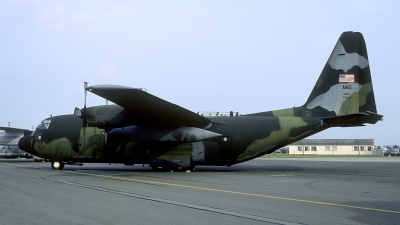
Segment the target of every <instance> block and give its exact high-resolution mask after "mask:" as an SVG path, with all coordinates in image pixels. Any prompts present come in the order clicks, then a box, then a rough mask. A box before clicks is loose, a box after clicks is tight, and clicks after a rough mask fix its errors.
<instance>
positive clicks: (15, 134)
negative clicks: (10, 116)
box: [0, 127, 32, 158]
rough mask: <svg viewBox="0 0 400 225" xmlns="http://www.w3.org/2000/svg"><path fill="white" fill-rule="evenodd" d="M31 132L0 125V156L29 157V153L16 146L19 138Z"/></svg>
mask: <svg viewBox="0 0 400 225" xmlns="http://www.w3.org/2000/svg"><path fill="white" fill-rule="evenodd" d="M31 133H32V131H31V130H25V129H18V128H12V127H0V158H31V157H32V155H31V154H29V153H27V152H25V151H22V150H21V149H19V148H18V142H19V139H20V138H21V137H23V136H25V135H29V134H31Z"/></svg>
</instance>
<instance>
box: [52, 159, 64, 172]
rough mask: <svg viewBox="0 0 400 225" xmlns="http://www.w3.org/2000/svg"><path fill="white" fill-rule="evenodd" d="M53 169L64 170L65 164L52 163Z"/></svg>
mask: <svg viewBox="0 0 400 225" xmlns="http://www.w3.org/2000/svg"><path fill="white" fill-rule="evenodd" d="M51 168H53V170H62V169H63V168H64V163H63V162H60V161H52V162H51Z"/></svg>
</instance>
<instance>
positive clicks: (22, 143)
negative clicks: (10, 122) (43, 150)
mask: <svg viewBox="0 0 400 225" xmlns="http://www.w3.org/2000/svg"><path fill="white" fill-rule="evenodd" d="M18 147H19V148H20V149H22V150H23V151H25V152H27V153H30V154H32V155H36V156H38V155H39V153H38V152H37V151H36V150H35V148H34V147H33V136H31V135H27V136H24V137H22V138H21V139H19V141H18Z"/></svg>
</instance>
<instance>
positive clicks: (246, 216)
mask: <svg viewBox="0 0 400 225" xmlns="http://www.w3.org/2000/svg"><path fill="white" fill-rule="evenodd" d="M58 182H59V183H62V184H67V185H72V186H76V187H83V188H88V189H92V190H97V191H103V192H107V193H112V194H118V195H123V196H128V197H134V198H140V199H144V200H149V201H154V202H160V203H166V204H170V205H176V206H181V207H186V208H191V209H197V210H203V211H208V212H214V213H219V214H224V215H228V216H235V217H239V218H244V219H250V220H256V221H261V222H268V223H273V224H282V225H300V224H299V223H294V222H289V221H284V220H278V219H272V218H266V217H260V216H256V215H250V214H245V213H239V212H232V211H227V210H223V209H218V208H213V207H208V206H201V205H194V204H189V203H184V202H178V201H174V200H168V199H162V198H157V197H152V196H146V195H140V194H135V193H130V192H125V191H118V190H113V189H109V188H102V187H97V186H92V185H87V184H79V183H73V182H67V181H64V180H60V181H58Z"/></svg>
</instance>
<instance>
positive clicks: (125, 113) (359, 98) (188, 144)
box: [19, 32, 383, 170]
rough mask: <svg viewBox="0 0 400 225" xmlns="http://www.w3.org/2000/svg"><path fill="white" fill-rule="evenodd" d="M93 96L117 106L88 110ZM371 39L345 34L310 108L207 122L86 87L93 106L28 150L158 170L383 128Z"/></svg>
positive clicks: (31, 140) (131, 91) (105, 88)
mask: <svg viewBox="0 0 400 225" xmlns="http://www.w3.org/2000/svg"><path fill="white" fill-rule="evenodd" d="M86 91H89V92H91V93H94V94H96V95H98V96H101V97H103V98H105V99H107V100H109V101H111V102H114V103H115V104H116V105H103V106H95V107H89V108H86ZM382 117H383V116H382V115H379V114H377V110H376V105H375V97H374V92H373V87H372V80H371V75H370V68H369V61H368V56H367V49H366V46H365V42H364V38H363V36H362V34H361V33H358V32H345V33H343V34H342V35H341V36H340V38H339V40H338V42H337V44H336V46H335V47H334V49H333V51H332V54H331V56H330V57H329V59H328V61H327V63H326V65H325V67H324V69H323V71H322V73H321V75H320V77H319V79H318V80H317V83H316V84H315V87H314V89H313V90H312V92H311V94H310V96H309V98H308V100H307V101H306V103H305V104H304V105H302V106H300V107H293V108H287V109H280V110H274V111H266V112H260V113H254V114H248V115H237V114H236V115H233V113H231V114H230V115H229V116H211V117H207V116H202V115H200V114H196V113H194V112H191V111H189V110H187V109H184V108H182V107H180V106H178V105H175V104H172V103H170V102H168V101H165V100H163V99H160V98H158V97H156V96H153V95H151V94H149V93H147V92H146V91H144V90H142V89H135V88H130V87H125V86H117V85H96V86H90V87H87V85H85V106H84V108H82V109H79V108H76V109H75V113H74V114H72V115H63V116H55V117H50V118H47V119H45V120H43V121H42V123H41V124H40V125H39V126H38V127H37V128H36V131H35V132H34V134H33V135H32V136H28V137H24V138H22V139H21V140H20V143H19V146H20V148H21V149H23V150H25V151H27V152H30V153H32V154H34V155H38V156H40V157H43V158H47V159H50V160H51V161H52V164H51V165H52V168H53V169H56V170H60V169H62V168H63V167H64V164H82V163H83V162H105V163H124V164H126V165H133V164H143V165H144V164H149V165H150V166H151V167H153V168H154V169H160V168H164V169H173V168H181V169H192V168H194V166H196V165H220V166H224V165H225V166H230V165H233V164H236V163H241V162H245V161H247V160H251V159H254V158H256V157H259V156H262V155H264V154H269V153H272V152H273V151H275V150H276V149H279V148H281V147H283V146H286V145H288V144H290V143H293V142H295V141H298V140H300V139H303V138H305V137H308V136H310V135H313V134H315V133H318V132H320V131H323V130H325V129H327V128H330V127H353V126H363V125H364V124H366V123H369V124H375V123H376V122H377V121H379V120H381V118H382Z"/></svg>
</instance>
